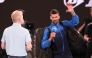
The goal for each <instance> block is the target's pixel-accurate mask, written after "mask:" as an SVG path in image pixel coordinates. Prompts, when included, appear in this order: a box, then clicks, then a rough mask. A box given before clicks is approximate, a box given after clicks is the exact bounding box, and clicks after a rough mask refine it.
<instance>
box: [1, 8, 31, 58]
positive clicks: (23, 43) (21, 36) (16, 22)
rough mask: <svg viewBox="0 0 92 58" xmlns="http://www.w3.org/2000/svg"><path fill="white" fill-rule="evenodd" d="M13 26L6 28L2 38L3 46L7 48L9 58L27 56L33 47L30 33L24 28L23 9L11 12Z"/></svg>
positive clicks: (23, 57)
mask: <svg viewBox="0 0 92 58" xmlns="http://www.w3.org/2000/svg"><path fill="white" fill-rule="evenodd" d="M11 18H12V21H13V24H12V26H10V27H8V28H6V29H5V30H4V32H3V36H2V39H1V48H2V49H5V50H6V53H7V55H8V58H26V56H27V51H30V50H31V48H32V45H31V37H30V33H29V31H28V30H27V29H25V28H23V27H22V26H21V24H23V23H24V19H23V11H21V10H15V11H14V12H12V14H11Z"/></svg>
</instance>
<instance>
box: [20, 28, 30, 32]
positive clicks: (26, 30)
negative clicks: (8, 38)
mask: <svg viewBox="0 0 92 58" xmlns="http://www.w3.org/2000/svg"><path fill="white" fill-rule="evenodd" d="M21 30H22V31H23V32H29V31H28V29H26V28H24V27H21Z"/></svg>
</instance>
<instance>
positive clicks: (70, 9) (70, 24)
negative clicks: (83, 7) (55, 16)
mask: <svg viewBox="0 0 92 58" xmlns="http://www.w3.org/2000/svg"><path fill="white" fill-rule="evenodd" d="M66 7H67V8H68V10H66V12H70V13H71V15H72V20H70V21H68V20H64V21H62V23H63V25H65V26H68V27H74V26H76V25H77V24H79V17H78V16H77V15H76V13H75V11H74V9H73V6H72V4H70V3H67V4H66Z"/></svg>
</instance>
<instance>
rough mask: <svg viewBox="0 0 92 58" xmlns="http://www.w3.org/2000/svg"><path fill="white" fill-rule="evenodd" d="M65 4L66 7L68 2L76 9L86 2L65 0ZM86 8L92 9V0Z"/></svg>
mask: <svg viewBox="0 0 92 58" xmlns="http://www.w3.org/2000/svg"><path fill="white" fill-rule="evenodd" d="M63 2H64V5H66V3H67V2H70V3H72V4H73V5H74V6H73V8H75V7H77V6H79V5H81V4H82V3H83V2H84V0H68V1H66V0H63ZM85 7H92V0H89V2H88V4H86V5H85Z"/></svg>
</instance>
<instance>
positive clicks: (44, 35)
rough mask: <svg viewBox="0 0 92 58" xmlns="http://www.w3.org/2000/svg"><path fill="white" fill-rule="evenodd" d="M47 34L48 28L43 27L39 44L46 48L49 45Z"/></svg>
mask: <svg viewBox="0 0 92 58" xmlns="http://www.w3.org/2000/svg"><path fill="white" fill-rule="evenodd" d="M48 34H49V31H48V29H45V31H44V34H43V39H42V41H41V46H42V48H43V49H45V48H48V47H49V46H50V45H51V42H49V41H48V39H49V38H48V36H49V35H48Z"/></svg>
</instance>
